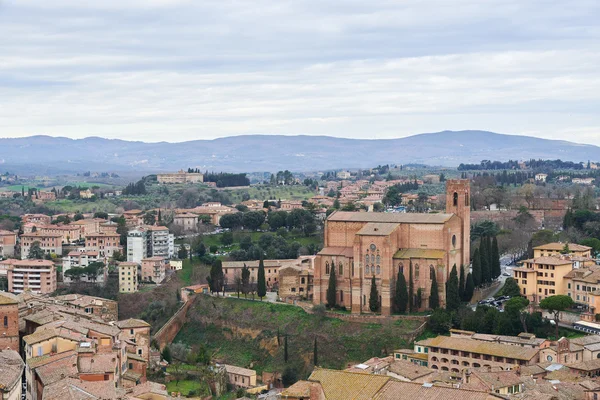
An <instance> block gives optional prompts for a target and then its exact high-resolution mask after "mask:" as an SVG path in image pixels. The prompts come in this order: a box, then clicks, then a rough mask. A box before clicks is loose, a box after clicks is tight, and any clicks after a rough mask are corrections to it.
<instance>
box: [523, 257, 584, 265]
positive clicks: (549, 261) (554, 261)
mask: <svg viewBox="0 0 600 400" xmlns="http://www.w3.org/2000/svg"><path fill="white" fill-rule="evenodd" d="M524 263H533V264H546V265H566V264H573V262H572V261H571V260H569V259H562V258H560V257H552V256H549V257H548V256H545V257H537V258H530V259H529V260H523V261H521V262H520V264H524Z"/></svg>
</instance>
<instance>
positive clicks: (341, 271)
mask: <svg viewBox="0 0 600 400" xmlns="http://www.w3.org/2000/svg"><path fill="white" fill-rule="evenodd" d="M339 269H340V276H342V275H344V266H343V265H342V263H340V268H339Z"/></svg>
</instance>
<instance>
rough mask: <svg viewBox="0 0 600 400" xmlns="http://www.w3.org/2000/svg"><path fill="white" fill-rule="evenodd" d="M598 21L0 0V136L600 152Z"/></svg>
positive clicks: (427, 2) (500, 7)
mask: <svg viewBox="0 0 600 400" xmlns="http://www.w3.org/2000/svg"><path fill="white" fill-rule="evenodd" d="M598 21H600V1H598V0H577V1H570V0H564V1H553V0H503V1H502V0H485V1H481V0H473V1H471V0H454V1H448V0H370V1H364V0H361V1H357V0H277V1H275V0H270V1H268V0H253V1H248V0H245V1H240V0H101V1H98V0H94V1H90V0H0V137H23V136H30V135H38V134H45V135H52V136H66V137H71V138H83V137H88V136H101V137H107V138H121V139H127V140H141V141H148V142H158V141H169V142H181V141H186V140H194V139H212V138H217V137H224V136H232V135H242V134H285V135H297V134H305V135H329V136H337V137H347V138H398V137H405V136H409V135H413V134H418V133H425V132H437V131H442V130H464V129H481V130H489V131H493V132H498V133H508V134H524V135H530V136H536V137H542V138H548V139H564V140H570V141H575V142H580V143H589V144H599V143H598V142H600V112H598V111H599V110H600V23H599V22H598Z"/></svg>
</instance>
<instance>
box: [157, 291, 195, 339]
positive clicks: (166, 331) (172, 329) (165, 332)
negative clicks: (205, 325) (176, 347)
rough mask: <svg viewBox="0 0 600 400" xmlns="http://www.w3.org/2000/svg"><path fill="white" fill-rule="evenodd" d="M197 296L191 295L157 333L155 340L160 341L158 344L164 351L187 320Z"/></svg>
mask: <svg viewBox="0 0 600 400" xmlns="http://www.w3.org/2000/svg"><path fill="white" fill-rule="evenodd" d="M195 299H196V296H192V297H190V299H189V300H188V301H187V302H185V303H184V304H183V305H182V306H181V307H180V308H179V310H177V312H176V313H175V314H174V315H173V316H172V317H171V318H170V319H169V320H168V321H167V323H166V324H164V325H163V326H162V327H161V328H160V329H159V330H158V331H157V332H156V333H155V334H154V340H156V341H157V342H158V346H159V348H160V350H161V351H162V350H163V349H164V348H165V346H166V345H168V344H169V343H172V342H173V340H174V339H175V336H177V334H178V333H179V331H180V330H181V328H182V327H183V325H184V324H185V322H186V320H187V312H188V310H189V309H190V307H191V306H192V305H193V304H195V303H196V301H195Z"/></svg>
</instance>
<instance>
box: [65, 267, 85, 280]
mask: <svg viewBox="0 0 600 400" xmlns="http://www.w3.org/2000/svg"><path fill="white" fill-rule="evenodd" d="M83 272H84V271H83V268H80V267H72V268H69V269H68V270H66V271H65V272H64V275H65V277H66V278H69V279H71V280H72V281H74V282H79V281H80V280H81V276H82V275H83Z"/></svg>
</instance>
